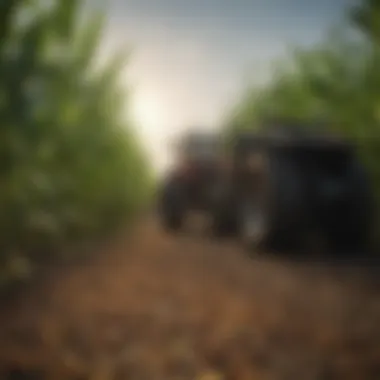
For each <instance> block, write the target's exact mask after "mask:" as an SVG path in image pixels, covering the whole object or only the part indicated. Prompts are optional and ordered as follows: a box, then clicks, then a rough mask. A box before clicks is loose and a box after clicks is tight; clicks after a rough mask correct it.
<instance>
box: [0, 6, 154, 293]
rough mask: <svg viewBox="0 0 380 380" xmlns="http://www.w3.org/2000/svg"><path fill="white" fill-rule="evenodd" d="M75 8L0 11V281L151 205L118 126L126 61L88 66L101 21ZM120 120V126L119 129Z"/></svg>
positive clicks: (140, 157) (130, 140)
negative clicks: (145, 203)
mask: <svg viewBox="0 0 380 380" xmlns="http://www.w3.org/2000/svg"><path fill="white" fill-rule="evenodd" d="M80 6H81V1H79V0H57V1H55V2H53V5H52V6H50V7H49V6H47V5H46V2H44V1H27V0H18V1H15V0H5V1H2V2H1V5H0V65H1V73H2V75H1V77H0V117H1V119H0V120H1V129H0V134H1V136H0V155H1V161H0V162H1V168H0V179H1V187H0V210H1V213H0V248H1V251H0V268H1V269H0V281H1V285H2V286H5V285H6V284H8V283H10V282H13V281H14V280H15V279H16V278H18V277H19V276H21V275H26V274H30V271H31V270H32V269H33V267H35V266H36V264H39V263H40V262H41V261H43V262H45V261H46V260H47V259H48V258H49V259H54V258H55V257H56V256H57V255H58V249H57V247H62V246H63V245H65V243H67V242H73V241H76V240H78V239H80V240H81V239H85V238H88V237H91V236H95V235H96V236H98V235H99V234H104V233H106V232H108V231H109V230H110V229H113V228H114V227H115V226H117V225H118V224H119V223H121V222H124V221H126V220H129V219H130V218H132V217H133V216H134V215H136V213H137V211H138V210H139V209H140V207H141V206H142V205H143V204H144V202H145V201H146V200H147V197H148V196H149V185H150V178H151V177H150V173H149V168H148V166H147V163H146V161H145V156H144V154H143V152H142V150H141V147H140V146H139V142H138V141H137V138H136V136H135V135H134V134H133V132H132V129H131V122H130V120H128V117H127V118H123V114H122V113H121V112H122V111H124V109H125V107H124V105H125V104H124V103H125V102H124V101H125V99H126V100H128V94H125V93H124V92H123V89H122V88H121V87H120V85H119V82H120V81H119V77H118V75H119V73H120V70H121V69H122V68H123V67H124V65H125V64H126V60H125V56H123V55H118V56H116V57H114V58H113V59H112V60H110V61H109V62H107V64H106V65H104V66H102V67H100V68H99V67H96V64H95V63H96V62H95V59H96V52H97V46H98V44H99V38H100V37H101V30H102V17H101V16H99V15H97V14H93V15H90V16H88V17H86V18H82V14H81V7H80ZM125 119H126V120H125Z"/></svg>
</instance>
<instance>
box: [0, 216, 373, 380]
mask: <svg viewBox="0 0 380 380" xmlns="http://www.w3.org/2000/svg"><path fill="white" fill-rule="evenodd" d="M365 277H366V272H363V271H360V270H354V269H348V268H346V269H344V270H341V273H338V271H337V270H336V269H328V268H327V267H325V266H321V265H320V266H315V265H307V264H297V265H296V264H294V263H293V264H291V263H285V262H280V261H279V260H272V259H260V260H252V259H249V258H248V257H247V255H245V253H244V252H243V251H242V250H241V249H239V248H238V247H237V246H236V245H235V244H234V243H232V242H228V241H225V242H215V241H211V240H209V239H206V238H201V237H194V236H182V237H179V238H171V237H168V236H166V235H164V234H162V233H161V232H160V231H159V229H158V228H157V226H156V225H155V223H154V221H149V222H148V223H146V224H145V225H143V226H141V227H140V228H138V230H137V231H136V233H135V234H134V236H133V239H132V240H131V239H129V240H127V239H123V238H122V239H121V240H120V241H118V242H116V243H115V244H114V246H112V247H110V248H109V249H108V251H107V252H105V253H104V254H103V255H102V256H101V259H99V260H97V262H96V263H93V264H92V265H87V266H85V267H78V268H75V269H72V270H70V271H69V272H68V273H62V274H58V275H56V276H55V278H54V279H51V280H50V281H49V282H48V283H47V284H46V286H45V288H44V289H43V290H41V289H40V290H39V291H38V292H33V291H31V292H30V294H29V295H28V296H25V297H24V299H22V300H20V302H19V303H18V304H17V305H15V306H14V307H13V308H12V309H9V310H8V312H7V313H5V312H4V313H3V314H2V315H1V316H0V342H1V347H0V364H1V365H2V367H1V368H4V369H9V368H10V367H13V368H24V369H26V370H28V371H29V373H28V374H29V376H32V373H33V372H32V370H35V371H36V372H35V373H34V375H35V376H36V377H34V378H38V379H40V378H42V375H43V374H44V376H45V378H47V379H53V378H54V379H71V378H72V379H103V380H104V379H105V380H109V379H120V380H121V379H131V380H134V379H136V380H137V379H139V380H140V379H144V380H145V379H146V380H153V379H162V380H164V379H165V380H169V379H173V380H174V379H202V380H206V379H207V380H213V379H215V380H216V379H239V380H246V379H247V380H248V379H249V380H255V379H260V380H261V379H262V380H266V379H268V380H269V379H279V380H280V379H281V380H282V379H289V380H298V379H299V380H303V379H305V380H309V379H310V380H311V379H321V380H324V379H326V380H327V379H345V380H346V379H347V380H349V379H358V380H371V379H374V380H378V379H380V291H378V290H376V289H375V288H374V287H373V286H370V284H369V283H368V281H365V280H364V278H365ZM15 374H16V373H14V375H15ZM15 378H16V377H15ZM18 378H19V377H18ZM25 378H26V377H25ZM28 378H29V379H31V378H33V377H28Z"/></svg>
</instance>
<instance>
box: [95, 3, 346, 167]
mask: <svg viewBox="0 0 380 380" xmlns="http://www.w3.org/2000/svg"><path fill="white" fill-rule="evenodd" d="M87 1H88V2H89V3H90V5H91V6H92V7H99V6H102V7H103V8H104V5H101V4H105V3H106V2H104V1H101V0H87ZM349 2H350V0H319V1H309V0H192V1H190V0H187V1H186V0H109V1H108V3H107V4H108V5H107V8H106V10H107V13H108V22H107V27H106V30H105V34H104V38H103V44H102V49H101V55H102V56H103V57H107V56H108V55H109V54H110V52H112V51H114V50H115V49H116V50H117V49H119V48H120V47H121V46H127V47H130V48H132V49H133V55H132V57H131V62H130V64H129V65H128V66H127V67H126V70H125V76H124V78H125V83H126V85H133V86H134V93H133V97H132V113H133V118H134V119H135V120H136V123H137V125H138V128H139V133H141V136H142V137H143V139H144V142H145V144H146V147H147V149H148V150H149V151H150V154H151V156H152V158H153V159H154V162H155V165H156V167H157V168H159V169H162V168H163V167H165V166H167V164H168V160H170V154H169V153H168V143H169V142H170V141H171V140H172V139H173V137H174V136H175V135H176V134H178V133H181V132H182V131H184V130H186V129H188V128H189V127H191V126H199V127H204V128H207V129H214V128H217V126H218V124H219V122H220V119H221V117H222V116H223V112H225V111H226V108H227V107H228V105H229V104H230V103H231V102H232V101H233V99H236V96H237V94H238V93H239V90H240V89H241V88H242V86H243V85H244V84H246V81H247V77H249V78H250V80H251V81H254V82H257V83H262V82H265V81H266V80H267V79H268V78H269V76H270V64H271V62H272V61H273V60H274V59H276V58H277V57H281V56H282V55H283V54H284V53H285V52H286V51H287V47H288V45H289V44H298V45H309V44H312V43H313V42H316V41H318V40H319V39H320V38H321V36H322V34H323V33H324V32H325V31H326V30H327V29H328V28H329V27H330V26H331V25H333V24H335V23H336V22H339V20H340V19H341V17H342V16H343V11H344V8H345V7H346V6H347V5H348V4H349Z"/></svg>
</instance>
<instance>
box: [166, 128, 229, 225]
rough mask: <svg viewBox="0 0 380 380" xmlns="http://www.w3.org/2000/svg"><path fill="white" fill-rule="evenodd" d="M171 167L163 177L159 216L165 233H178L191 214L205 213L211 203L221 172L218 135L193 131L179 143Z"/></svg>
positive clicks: (216, 192) (222, 161) (221, 155)
mask: <svg viewBox="0 0 380 380" xmlns="http://www.w3.org/2000/svg"><path fill="white" fill-rule="evenodd" d="M177 150H178V152H177V153H178V156H179V157H178V159H177V162H176V165H175V167H174V168H173V169H172V170H170V171H169V173H168V174H167V175H166V177H165V178H164V183H163V186H162V187H161V191H160V195H159V215H160V219H161V222H162V224H163V225H164V227H165V228H166V229H167V230H169V231H177V230H179V229H180V228H181V227H182V226H183V224H184V222H185V219H186V217H187V215H188V213H189V212H191V211H201V212H204V213H209V212H210V211H211V210H212V209H213V206H214V204H215V199H216V198H217V195H218V191H220V189H222V188H223V187H221V186H220V184H219V180H220V178H222V177H223V176H221V175H220V174H221V172H224V171H225V168H226V164H225V160H224V159H223V154H222V153H223V152H222V144H221V141H220V138H219V136H218V135H214V134H212V133H202V132H200V133H199V132H193V133H189V134H188V135H186V136H185V137H184V138H183V139H182V140H181V141H180V144H179V146H178V147H177Z"/></svg>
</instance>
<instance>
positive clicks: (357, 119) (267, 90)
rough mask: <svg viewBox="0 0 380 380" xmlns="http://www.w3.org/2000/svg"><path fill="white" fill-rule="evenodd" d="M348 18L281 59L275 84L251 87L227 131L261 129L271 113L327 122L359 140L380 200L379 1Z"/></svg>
mask: <svg viewBox="0 0 380 380" xmlns="http://www.w3.org/2000/svg"><path fill="white" fill-rule="evenodd" d="M346 16H347V17H346V23H345V25H344V26H343V28H342V29H341V30H339V31H338V32H337V31H336V30H335V31H334V32H330V33H328V35H327V38H326V39H325V40H323V41H322V42H320V43H319V44H317V45H316V46H313V47H311V48H308V49H298V48H296V49H294V50H293V51H292V52H291V54H290V55H289V58H290V59H287V60H285V59H284V60H283V61H282V62H281V61H280V62H279V65H278V66H276V69H275V70H274V73H273V76H272V80H271V81H270V83H268V84H267V85H265V86H264V87H263V88H260V89H258V88H256V87H255V86H250V87H249V88H248V90H247V91H246V92H245V93H244V94H243V95H242V97H241V98H240V99H239V101H238V102H237V104H235V105H234V109H233V112H231V114H230V115H229V117H228V118H227V119H228V120H227V123H226V124H227V126H228V127H227V130H228V132H229V133H233V132H234V131H235V130H236V129H239V128H248V129H249V128H259V127H260V122H261V121H262V120H263V119H265V118H266V117H268V116H270V117H276V118H277V117H279V118H281V117H290V118H296V119H298V120H300V121H305V122H308V121H315V120H325V121H327V122H328V123H329V125H330V126H331V128H334V129H336V130H337V131H339V132H341V133H342V134H344V135H346V136H348V137H349V138H352V139H353V140H354V141H356V142H357V143H358V146H359V148H360V152H361V154H362V157H363V160H365V162H366V163H367V164H368V166H369V168H370V172H371V174H372V176H373V180H374V185H375V187H376V192H377V195H378V198H379V200H380V165H379V162H380V149H379V147H378V143H379V138H380V71H379V69H378V68H379V67H380V3H379V2H378V1H375V0H373V1H372V0H363V1H361V2H360V4H358V5H357V6H356V7H355V8H352V9H349V11H348V12H347V15H346ZM305 125H306V123H305Z"/></svg>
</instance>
